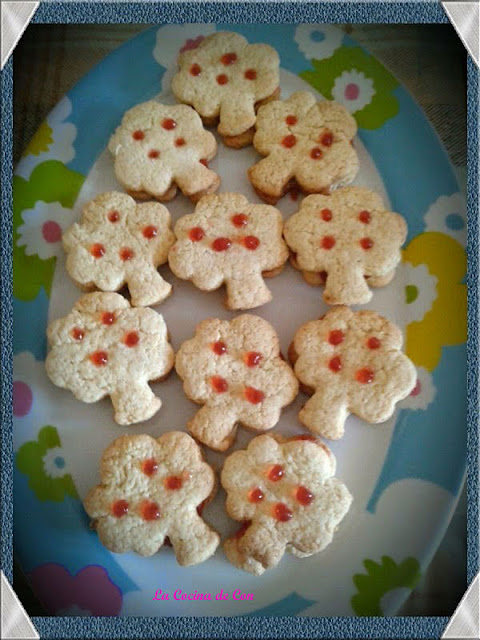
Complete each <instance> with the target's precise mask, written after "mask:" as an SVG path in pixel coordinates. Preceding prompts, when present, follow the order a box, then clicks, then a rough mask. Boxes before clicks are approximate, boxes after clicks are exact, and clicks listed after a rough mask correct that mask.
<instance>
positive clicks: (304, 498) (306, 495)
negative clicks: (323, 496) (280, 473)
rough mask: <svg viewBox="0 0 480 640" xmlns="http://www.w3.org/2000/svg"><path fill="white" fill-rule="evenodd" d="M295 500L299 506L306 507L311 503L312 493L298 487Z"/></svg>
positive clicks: (305, 488)
mask: <svg viewBox="0 0 480 640" xmlns="http://www.w3.org/2000/svg"><path fill="white" fill-rule="evenodd" d="M295 498H296V499H297V500H298V502H299V503H300V504H302V505H303V506H304V507H307V506H308V505H309V504H311V503H312V502H313V493H312V492H311V491H310V489H307V487H302V486H300V487H298V489H297V491H296V493H295Z"/></svg>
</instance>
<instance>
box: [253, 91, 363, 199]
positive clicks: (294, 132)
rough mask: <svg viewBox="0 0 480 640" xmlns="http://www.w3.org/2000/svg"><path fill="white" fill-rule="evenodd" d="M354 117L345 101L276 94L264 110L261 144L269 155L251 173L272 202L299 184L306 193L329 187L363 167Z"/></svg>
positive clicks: (349, 178) (260, 191)
mask: <svg viewBox="0 0 480 640" xmlns="http://www.w3.org/2000/svg"><path fill="white" fill-rule="evenodd" d="M356 132H357V125H356V122H355V120H354V118H353V117H352V116H351V115H350V114H349V113H348V111H347V110H346V109H345V107H343V106H342V105H340V104H338V103H336V102H329V101H326V100H322V101H320V102H317V101H316V99H315V97H314V96H313V95H312V94H311V93H308V92H307V91H297V92H296V93H293V94H292V95H291V96H290V98H288V100H283V101H282V100H274V101H272V102H269V103H268V104H266V105H265V106H263V107H261V108H260V109H259V110H258V114H257V122H256V133H255V137H254V139H253V145H254V147H255V149H256V150H257V151H258V152H259V153H260V154H261V155H262V156H266V157H265V158H264V159H263V160H260V162H258V163H257V164H255V165H253V166H252V167H250V169H249V170H248V176H249V178H250V182H251V183H252V185H253V187H254V188H255V190H256V191H257V193H258V195H259V196H260V197H261V198H263V199H264V200H265V201H266V202H268V203H269V204H275V202H276V201H277V200H278V199H279V198H281V197H282V196H283V195H284V194H285V193H286V192H287V191H288V190H290V189H291V188H292V187H293V186H294V185H295V186H297V187H298V188H300V189H301V190H302V191H303V192H305V193H329V192H330V191H331V190H333V189H335V188H337V187H340V186H343V185H346V184H349V183H350V182H351V181H352V180H353V179H354V178H355V176H356V174H357V172H358V168H359V163H358V156H357V153H356V151H355V149H354V148H353V146H352V144H351V141H352V139H353V137H354V136H355V134H356Z"/></svg>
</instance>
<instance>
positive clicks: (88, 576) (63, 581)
mask: <svg viewBox="0 0 480 640" xmlns="http://www.w3.org/2000/svg"><path fill="white" fill-rule="evenodd" d="M29 579H30V583H31V585H32V588H33V590H34V591H35V593H37V594H38V595H39V598H40V600H41V601H42V602H43V604H44V606H45V608H46V609H47V611H48V612H49V613H51V614H54V615H63V616H65V615H83V616H90V615H92V616H116V615H118V614H119V613H120V609H121V607H122V592H121V591H120V589H119V588H118V587H117V586H116V585H115V584H113V582H112V581H111V580H110V578H109V577H108V574H107V572H106V570H105V569H104V568H103V567H100V566H98V565H89V566H87V567H84V568H83V569H81V570H80V571H78V573H76V574H75V575H72V574H71V573H69V572H68V571H67V570H66V569H65V567H63V566H62V565H60V564H56V563H53V562H49V563H47V564H42V565H40V566H39V567H37V568H36V569H34V571H32V572H31V573H30V575H29Z"/></svg>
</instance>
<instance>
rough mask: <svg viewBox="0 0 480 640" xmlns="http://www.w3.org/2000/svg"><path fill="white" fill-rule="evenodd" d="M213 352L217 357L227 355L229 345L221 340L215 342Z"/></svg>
mask: <svg viewBox="0 0 480 640" xmlns="http://www.w3.org/2000/svg"><path fill="white" fill-rule="evenodd" d="M212 351H213V353H215V354H216V355H217V356H223V354H224V353H227V345H226V344H225V343H224V342H222V341H221V340H219V341H218V342H214V343H213V344H212Z"/></svg>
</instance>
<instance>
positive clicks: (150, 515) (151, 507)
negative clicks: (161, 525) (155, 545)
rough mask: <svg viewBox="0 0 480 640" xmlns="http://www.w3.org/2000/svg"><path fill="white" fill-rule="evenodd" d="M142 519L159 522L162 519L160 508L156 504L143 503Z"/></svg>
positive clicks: (148, 501) (147, 501) (146, 501)
mask: <svg viewBox="0 0 480 640" xmlns="http://www.w3.org/2000/svg"><path fill="white" fill-rule="evenodd" d="M142 518H143V519H144V520H147V521H152V520H158V518H160V508H159V506H158V504H157V503H156V502H150V500H144V501H143V503H142Z"/></svg>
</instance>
